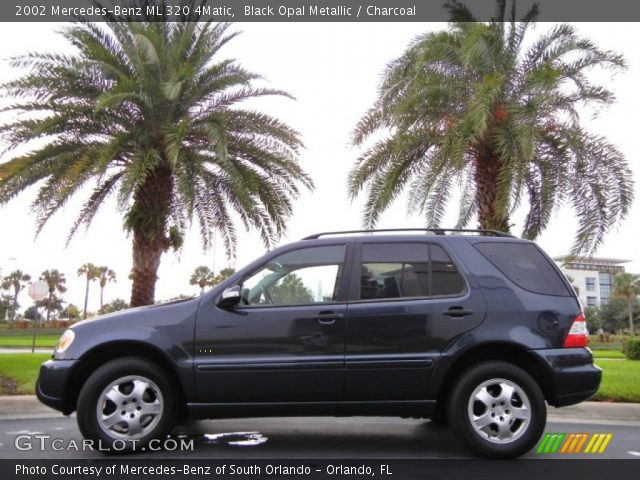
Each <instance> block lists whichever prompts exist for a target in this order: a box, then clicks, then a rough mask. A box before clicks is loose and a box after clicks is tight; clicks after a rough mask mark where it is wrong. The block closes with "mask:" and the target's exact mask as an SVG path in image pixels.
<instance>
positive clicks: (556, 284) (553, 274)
mask: <svg viewBox="0 0 640 480" xmlns="http://www.w3.org/2000/svg"><path fill="white" fill-rule="evenodd" d="M474 247H476V250H478V251H479V252H480V253H481V254H482V255H484V256H485V257H486V258H487V260H489V261H490V262H491V263H492V264H493V265H494V266H495V267H496V268H497V269H498V270H500V271H501V272H502V273H503V274H504V275H506V276H507V278H509V280H511V281H512V282H513V283H515V284H516V285H518V286H519V287H521V288H524V289H525V290H529V291H530V292H534V293H542V294H544V295H559V296H571V293H570V292H569V290H568V289H567V287H566V285H565V283H564V282H563V281H562V278H561V277H560V275H559V274H558V272H557V271H556V269H555V268H554V266H553V265H552V264H551V262H549V260H547V257H545V256H544V254H543V253H542V252H541V251H540V250H539V249H538V247H536V246H535V245H533V244H531V243H509V242H481V243H476V244H475V245H474Z"/></svg>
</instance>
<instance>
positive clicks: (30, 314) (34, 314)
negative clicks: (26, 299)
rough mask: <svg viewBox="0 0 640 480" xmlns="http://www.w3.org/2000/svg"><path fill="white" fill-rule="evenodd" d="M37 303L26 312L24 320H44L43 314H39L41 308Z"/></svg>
mask: <svg viewBox="0 0 640 480" xmlns="http://www.w3.org/2000/svg"><path fill="white" fill-rule="evenodd" d="M37 303H38V302H36V303H34V304H33V305H31V306H30V307H29V308H27V309H26V310H25V311H24V318H26V319H27V320H38V321H41V320H42V314H41V313H40V312H38V307H39V306H38V305H37Z"/></svg>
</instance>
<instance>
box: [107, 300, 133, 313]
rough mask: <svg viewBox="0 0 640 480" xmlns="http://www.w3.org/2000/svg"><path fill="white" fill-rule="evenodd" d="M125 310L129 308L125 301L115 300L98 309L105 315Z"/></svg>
mask: <svg viewBox="0 0 640 480" xmlns="http://www.w3.org/2000/svg"><path fill="white" fill-rule="evenodd" d="M127 308H129V304H128V303H127V302H126V301H125V300H123V299H121V298H116V299H115V300H113V301H111V302H109V303H105V304H104V306H103V307H102V308H101V309H100V313H101V314H105V313H113V312H119V311H120V310H126V309H127Z"/></svg>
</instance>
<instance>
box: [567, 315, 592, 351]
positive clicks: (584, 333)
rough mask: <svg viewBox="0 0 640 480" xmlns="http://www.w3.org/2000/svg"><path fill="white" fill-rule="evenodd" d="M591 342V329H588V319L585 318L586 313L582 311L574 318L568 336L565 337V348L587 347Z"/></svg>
mask: <svg viewBox="0 0 640 480" xmlns="http://www.w3.org/2000/svg"><path fill="white" fill-rule="evenodd" d="M588 344H589V330H587V320H586V319H585V318H584V313H580V315H578V316H577V317H576V318H574V319H573V323H572V324H571V328H570V329H569V333H568V334H567V337H566V338H565V339H564V344H563V345H562V346H563V347H565V348H573V347H586V346H587V345H588Z"/></svg>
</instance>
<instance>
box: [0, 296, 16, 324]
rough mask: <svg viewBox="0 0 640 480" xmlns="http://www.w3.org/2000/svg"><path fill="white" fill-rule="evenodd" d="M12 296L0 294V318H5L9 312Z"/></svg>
mask: <svg viewBox="0 0 640 480" xmlns="http://www.w3.org/2000/svg"><path fill="white" fill-rule="evenodd" d="M12 305H13V297H12V296H11V295H5V294H4V293H2V294H0V320H6V319H7V317H8V316H9V312H11V307H12Z"/></svg>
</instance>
